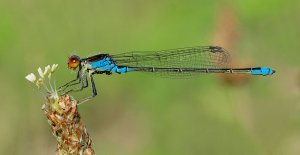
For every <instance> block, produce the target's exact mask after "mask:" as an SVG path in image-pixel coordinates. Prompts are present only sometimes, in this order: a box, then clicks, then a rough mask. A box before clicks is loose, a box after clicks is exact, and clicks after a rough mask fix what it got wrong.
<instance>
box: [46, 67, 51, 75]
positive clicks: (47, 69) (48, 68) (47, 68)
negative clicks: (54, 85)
mask: <svg viewBox="0 0 300 155" xmlns="http://www.w3.org/2000/svg"><path fill="white" fill-rule="evenodd" d="M50 68H51V67H50V65H48V66H46V67H45V70H44V75H46V74H47V73H48V71H49V70H50Z"/></svg>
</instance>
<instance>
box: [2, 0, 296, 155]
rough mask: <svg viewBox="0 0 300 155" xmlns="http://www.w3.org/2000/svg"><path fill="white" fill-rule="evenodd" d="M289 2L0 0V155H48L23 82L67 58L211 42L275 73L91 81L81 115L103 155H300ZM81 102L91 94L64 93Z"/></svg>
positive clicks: (63, 73) (47, 136)
mask: <svg viewBox="0 0 300 155" xmlns="http://www.w3.org/2000/svg"><path fill="white" fill-rule="evenodd" d="M299 10H300V1H299V0H289V1H285V0H263V1H261V0H243V1H241V0H232V1H229V0H228V1H226V0H193V1H192V0H190V1H182V0H172V1H167V0H152V1H139V0H115V1H109V0H99V1H96V0H88V1H78V0H72V1H71V0H67V1H60V0H52V1H39V0H15V1H0V69H1V76H0V82H1V83H0V84H1V88H0V93H1V104H0V109H1V112H0V137H1V138H0V154H22V155H23V154H30V155H32V154H49V155H50V154H54V153H55V145H56V140H55V138H54V137H53V136H52V134H51V132H50V127H49V125H48V123H47V121H46V118H45V116H44V114H43V111H42V110H41V105H42V104H43V103H44V102H45V101H44V99H43V97H42V96H41V95H40V94H39V93H38V91H37V90H36V89H35V88H34V87H32V85H31V84H30V83H29V82H28V81H26V80H25V78H24V77H25V76H26V75H27V74H28V73H31V72H35V73H36V69H37V68H38V67H39V66H41V67H44V66H46V65H48V64H53V63H57V64H59V69H58V70H57V73H56V83H57V85H61V84H63V83H64V82H66V81H68V80H70V79H73V78H74V77H75V75H76V74H75V73H74V72H72V71H69V70H68V69H67V66H66V63H67V58H68V56H70V55H71V54H78V55H80V56H82V57H86V56H91V55H94V54H97V53H100V52H108V53H121V52H128V51H133V50H141V51H143V50H159V49H169V48H176V47H188V46H196V45H221V46H223V47H225V48H226V49H228V50H229V51H231V54H232V57H233V58H232V62H233V65H235V66H238V67H250V66H251V67H257V66H268V67H272V68H274V69H276V71H277V72H276V74H274V75H273V76H268V77H258V76H251V77H249V76H231V77H227V76H226V77H225V76H218V75H204V76H200V77H195V78H192V79H188V80H170V79H164V78H155V77H152V76H151V75H143V74H139V73H130V74H126V75H116V74H115V75H112V76H106V75H100V76H97V77H96V85H97V88H98V91H99V95H98V96H97V97H96V98H94V99H93V100H91V101H89V102H88V103H86V104H83V105H81V106H80V107H79V108H80V109H79V110H80V113H81V115H82V119H83V120H84V122H85V124H86V126H87V129H88V131H89V133H90V135H91V136H92V139H93V143H94V145H93V146H94V148H95V151H96V153H97V154H101V155H120V154H122V155H199V154H207V155H298V154H300V69H299V65H300V59H299V56H300V51H299V49H300V44H299V41H300V11H299ZM73 95H74V96H75V97H76V98H82V97H84V96H87V95H90V90H89V89H88V90H86V91H84V92H81V93H77V94H75V93H74V94H73Z"/></svg>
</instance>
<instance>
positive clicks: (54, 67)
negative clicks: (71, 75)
mask: <svg viewBox="0 0 300 155" xmlns="http://www.w3.org/2000/svg"><path fill="white" fill-rule="evenodd" d="M57 66H58V64H53V65H52V68H51V72H54V70H55V69H56V68H57Z"/></svg>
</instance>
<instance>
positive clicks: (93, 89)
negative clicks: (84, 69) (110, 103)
mask: <svg viewBox="0 0 300 155" xmlns="http://www.w3.org/2000/svg"><path fill="white" fill-rule="evenodd" d="M93 75H94V73H92V74H90V80H91V86H92V96H89V97H86V98H84V99H82V100H80V101H78V105H79V104H82V103H84V102H86V101H88V100H90V99H92V98H94V97H95V96H96V95H97V89H96V86H95V82H94V78H93Z"/></svg>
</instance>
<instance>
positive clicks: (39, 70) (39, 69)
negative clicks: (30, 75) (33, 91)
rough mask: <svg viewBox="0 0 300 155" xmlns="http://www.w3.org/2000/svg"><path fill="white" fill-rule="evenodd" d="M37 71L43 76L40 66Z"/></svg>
mask: <svg viewBox="0 0 300 155" xmlns="http://www.w3.org/2000/svg"><path fill="white" fill-rule="evenodd" d="M38 72H39V74H40V77H41V78H44V73H43V70H42V69H41V67H39V68H38Z"/></svg>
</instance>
